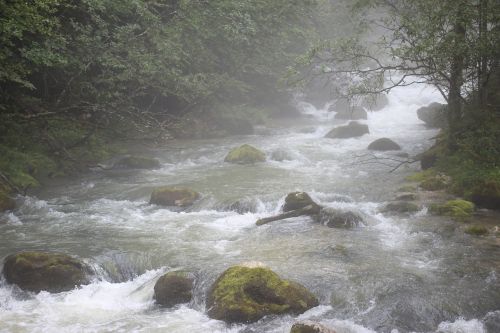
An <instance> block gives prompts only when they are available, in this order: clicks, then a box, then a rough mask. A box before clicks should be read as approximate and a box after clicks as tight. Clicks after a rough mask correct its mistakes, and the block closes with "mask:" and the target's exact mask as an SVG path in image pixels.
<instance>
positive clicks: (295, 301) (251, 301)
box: [207, 265, 319, 323]
mask: <svg viewBox="0 0 500 333" xmlns="http://www.w3.org/2000/svg"><path fill="white" fill-rule="evenodd" d="M318 304H319V302H318V299H317V298H316V297H315V296H314V295H313V294H311V293H310V292H309V291H308V290H307V289H306V288H305V287H303V286H302V285H300V284H298V283H295V282H292V281H288V280H283V279H281V278H280V277H279V276H278V275H277V274H276V273H274V272H273V271H271V270H270V269H269V268H265V267H262V266H260V265H239V266H233V267H231V268H229V269H227V270H226V271H225V272H224V273H222V275H221V276H220V277H219V278H218V279H217V281H215V283H214V284H213V285H212V287H211V289H210V291H209V293H208V298H207V308H208V315H209V317H210V318H213V319H217V320H223V321H225V322H228V323H250V322H254V321H257V320H259V319H261V318H262V317H264V316H266V315H271V314H276V315H279V314H289V313H291V314H300V313H303V312H305V311H307V310H309V309H311V308H313V307H315V306H317V305H318Z"/></svg>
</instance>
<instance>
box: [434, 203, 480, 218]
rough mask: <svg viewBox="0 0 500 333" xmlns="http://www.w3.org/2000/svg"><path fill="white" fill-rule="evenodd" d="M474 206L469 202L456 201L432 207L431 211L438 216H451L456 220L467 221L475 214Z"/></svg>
mask: <svg viewBox="0 0 500 333" xmlns="http://www.w3.org/2000/svg"><path fill="white" fill-rule="evenodd" d="M474 208H475V206H474V204H473V203H472V202H470V201H467V200H462V199H456V200H450V201H447V202H445V203H444V204H434V205H431V207H430V211H431V212H432V213H434V214H437V215H445V216H450V217H452V218H455V219H459V220H461V219H466V218H468V217H470V216H471V215H472V213H473V212H474Z"/></svg>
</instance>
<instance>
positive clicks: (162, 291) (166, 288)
mask: <svg viewBox="0 0 500 333" xmlns="http://www.w3.org/2000/svg"><path fill="white" fill-rule="evenodd" d="M193 283H194V278H193V276H192V275H191V274H190V273H188V272H184V271H175V272H168V273H167V274H165V275H163V276H161V277H160V278H159V279H158V281H156V284H155V287H154V299H155V301H156V303H157V304H160V305H162V306H166V307H172V306H174V305H177V304H182V303H188V302H189V301H191V298H192V297H193V292H192V289H193Z"/></svg>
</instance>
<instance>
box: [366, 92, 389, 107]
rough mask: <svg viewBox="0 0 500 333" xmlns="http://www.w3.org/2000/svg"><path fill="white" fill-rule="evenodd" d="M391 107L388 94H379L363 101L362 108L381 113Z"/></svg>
mask: <svg viewBox="0 0 500 333" xmlns="http://www.w3.org/2000/svg"><path fill="white" fill-rule="evenodd" d="M387 105H389V98H388V97H387V95H386V94H378V95H376V96H372V97H370V96H369V97H366V98H364V99H363V102H362V103H361V106H363V107H364V108H366V109H368V110H370V111H380V110H382V109H383V108H385V107H386V106H387Z"/></svg>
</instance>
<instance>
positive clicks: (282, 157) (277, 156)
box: [271, 149, 293, 162]
mask: <svg viewBox="0 0 500 333" xmlns="http://www.w3.org/2000/svg"><path fill="white" fill-rule="evenodd" d="M271 159H272V160H273V161H277V162H283V161H291V160H293V158H292V157H291V156H290V153H289V152H288V151H286V150H284V149H276V150H274V151H273V152H272V153H271Z"/></svg>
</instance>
